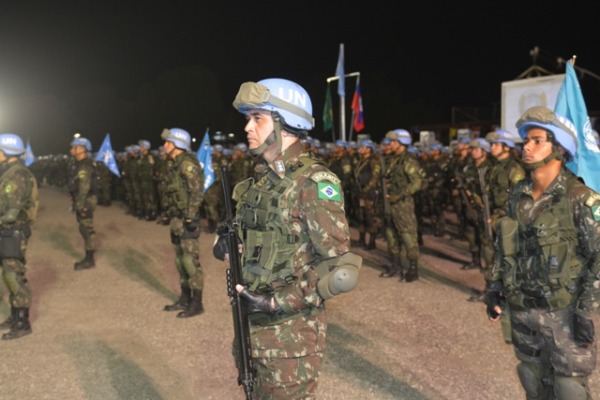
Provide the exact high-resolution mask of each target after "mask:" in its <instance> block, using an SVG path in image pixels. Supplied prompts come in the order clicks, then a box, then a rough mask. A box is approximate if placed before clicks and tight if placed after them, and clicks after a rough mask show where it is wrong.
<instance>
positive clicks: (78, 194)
mask: <svg viewBox="0 0 600 400" xmlns="http://www.w3.org/2000/svg"><path fill="white" fill-rule="evenodd" d="M70 168H71V169H70V171H69V183H68V186H69V193H71V199H72V200H73V209H74V210H75V211H79V210H81V209H83V208H90V207H91V205H90V204H89V202H87V199H88V198H89V197H91V196H95V195H96V185H97V181H98V178H97V175H96V164H95V162H94V161H93V160H92V159H91V158H89V157H86V158H84V159H82V160H79V161H78V160H74V162H73V163H72V164H71V166H70Z"/></svg>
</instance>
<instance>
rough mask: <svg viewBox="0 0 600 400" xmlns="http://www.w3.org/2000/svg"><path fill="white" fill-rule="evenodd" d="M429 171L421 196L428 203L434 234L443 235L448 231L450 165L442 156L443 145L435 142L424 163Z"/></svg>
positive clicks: (431, 227) (427, 207)
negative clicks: (447, 211)
mask: <svg viewBox="0 0 600 400" xmlns="http://www.w3.org/2000/svg"><path fill="white" fill-rule="evenodd" d="M424 168H425V170H426V171H427V190H425V191H423V192H422V194H421V198H422V200H423V202H424V203H426V204H427V205H426V206H425V208H426V209H427V211H428V213H429V219H430V229H431V233H433V236H436V237H441V236H443V235H444V233H445V231H446V217H445V215H444V210H445V209H446V204H447V203H448V192H447V190H446V188H447V184H448V175H449V172H448V171H449V165H448V160H447V158H445V157H443V156H442V146H441V145H440V144H439V143H434V144H432V145H431V146H430V148H429V157H428V158H427V161H426V162H425V165H424Z"/></svg>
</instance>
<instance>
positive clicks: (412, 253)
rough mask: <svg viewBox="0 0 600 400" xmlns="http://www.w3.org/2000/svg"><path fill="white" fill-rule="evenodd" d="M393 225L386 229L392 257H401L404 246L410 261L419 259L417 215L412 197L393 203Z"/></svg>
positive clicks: (389, 251)
mask: <svg viewBox="0 0 600 400" xmlns="http://www.w3.org/2000/svg"><path fill="white" fill-rule="evenodd" d="M391 214H392V226H389V227H387V228H386V230H385V237H386V240H387V244H388V253H389V254H390V256H391V257H392V258H394V257H400V254H401V251H402V247H404V249H405V250H406V258H408V259H409V260H410V261H418V259H419V241H418V237H417V217H416V215H415V205H414V202H413V199H412V197H409V198H408V199H407V200H403V201H398V202H396V203H394V204H393V205H391Z"/></svg>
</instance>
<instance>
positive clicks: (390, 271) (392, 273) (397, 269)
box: [379, 257, 404, 279]
mask: <svg viewBox="0 0 600 400" xmlns="http://www.w3.org/2000/svg"><path fill="white" fill-rule="evenodd" d="M385 268H386V270H387V271H385V272H382V273H380V274H379V276H380V277H381V278H394V277H396V276H397V277H400V279H403V277H404V273H403V271H402V263H401V262H400V259H398V258H397V257H393V258H392V265H391V266H386V267H385Z"/></svg>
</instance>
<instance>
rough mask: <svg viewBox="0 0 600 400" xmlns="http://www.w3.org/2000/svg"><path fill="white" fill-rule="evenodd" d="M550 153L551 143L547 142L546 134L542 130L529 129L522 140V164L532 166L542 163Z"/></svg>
mask: <svg viewBox="0 0 600 400" xmlns="http://www.w3.org/2000/svg"><path fill="white" fill-rule="evenodd" d="M550 153H552V142H551V141H549V140H548V134H547V132H546V131H545V130H544V129H542V128H536V127H534V128H531V129H529V131H527V136H526V137H525V139H524V140H523V154H522V156H521V158H522V160H523V162H525V163H527V164H533V163H536V162H538V161H542V160H543V159H544V158H546V157H548V156H549V155H550Z"/></svg>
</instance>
